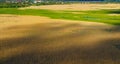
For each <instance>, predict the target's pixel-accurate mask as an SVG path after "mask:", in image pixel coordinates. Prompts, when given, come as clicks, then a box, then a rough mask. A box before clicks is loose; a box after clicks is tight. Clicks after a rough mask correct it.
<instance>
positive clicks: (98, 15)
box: [0, 8, 120, 25]
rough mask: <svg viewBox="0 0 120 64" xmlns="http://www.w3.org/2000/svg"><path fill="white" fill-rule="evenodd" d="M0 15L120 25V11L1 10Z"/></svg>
mask: <svg viewBox="0 0 120 64" xmlns="http://www.w3.org/2000/svg"><path fill="white" fill-rule="evenodd" d="M0 14H15V15H34V16H46V17H50V18H54V19H68V20H83V21H90V22H102V23H107V24H113V25H120V10H119V9H107V10H91V11H90V10H88V11H78V10H77V11H71V10H44V9H22V10H21V9H15V8H2V9H0Z"/></svg>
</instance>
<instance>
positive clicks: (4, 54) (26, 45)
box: [0, 15, 120, 64]
mask: <svg viewBox="0 0 120 64" xmlns="http://www.w3.org/2000/svg"><path fill="white" fill-rule="evenodd" d="M119 63H120V30H119V27H117V26H111V25H107V24H103V23H94V22H82V21H78V22H77V21H70V20H59V19H50V18H47V17H39V16H18V15H17V16H16V15H0V64H119Z"/></svg>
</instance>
